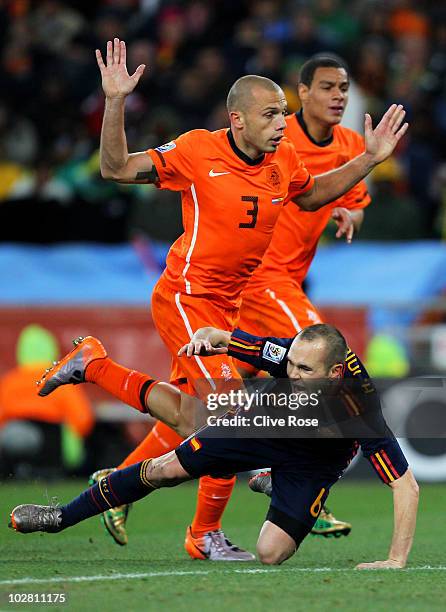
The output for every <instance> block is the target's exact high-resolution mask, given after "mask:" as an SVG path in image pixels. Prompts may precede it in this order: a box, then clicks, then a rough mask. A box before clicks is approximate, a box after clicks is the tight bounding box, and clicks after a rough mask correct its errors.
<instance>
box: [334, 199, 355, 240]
mask: <svg viewBox="0 0 446 612" xmlns="http://www.w3.org/2000/svg"><path fill="white" fill-rule="evenodd" d="M331 218H332V219H333V220H334V221H335V222H336V225H337V226H338V231H337V232H336V238H342V236H345V239H346V241H347V242H348V243H349V244H350V242H351V241H352V239H353V233H354V231H355V225H354V223H353V219H352V216H351V214H350V213H349V212H348V210H347V209H346V208H343V207H341V206H337V207H336V208H333V210H332V213H331Z"/></svg>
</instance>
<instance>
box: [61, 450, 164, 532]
mask: <svg viewBox="0 0 446 612" xmlns="http://www.w3.org/2000/svg"><path fill="white" fill-rule="evenodd" d="M150 461H151V459H146V460H145V461H140V462H139V463H135V465H131V466H130V467H128V468H125V469H124V470H116V471H115V472H112V473H111V474H109V475H108V476H106V477H105V478H102V479H101V480H100V481H99V482H98V483H97V484H95V485H93V486H92V487H90V488H89V489H86V490H85V491H84V492H83V493H81V494H80V495H78V497H76V498H75V499H73V501H71V502H69V503H68V504H66V505H65V506H61V507H60V509H61V511H62V523H61V527H62V529H65V528H66V527H71V526H72V525H76V524H77V523H79V522H80V521H83V520H85V519H87V518H90V517H91V516H95V515H96V514H101V513H102V512H105V511H106V510H109V509H110V508H114V507H115V506H122V505H123V504H129V503H131V502H134V501H137V500H138V499H142V498H143V497H145V496H146V495H148V494H149V493H151V492H152V491H154V490H155V488H154V487H153V486H152V485H151V484H150V482H149V481H148V480H147V477H146V469H147V466H148V464H149V463H150Z"/></svg>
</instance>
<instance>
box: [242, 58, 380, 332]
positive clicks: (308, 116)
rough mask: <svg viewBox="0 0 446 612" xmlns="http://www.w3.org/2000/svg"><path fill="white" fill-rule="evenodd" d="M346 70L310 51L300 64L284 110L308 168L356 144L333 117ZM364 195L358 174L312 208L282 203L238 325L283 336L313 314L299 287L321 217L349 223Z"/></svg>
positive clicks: (318, 168) (340, 106) (338, 114)
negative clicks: (294, 92)
mask: <svg viewBox="0 0 446 612" xmlns="http://www.w3.org/2000/svg"><path fill="white" fill-rule="evenodd" d="M348 88H349V75H348V73H347V70H346V68H345V66H344V65H343V64H342V63H341V62H340V61H338V60H336V59H334V58H331V57H325V58H324V57H317V56H316V57H315V58H314V59H310V60H309V61H308V62H307V63H306V64H305V65H304V66H303V67H302V70H301V75H300V82H299V95H300V98H301V100H302V109H301V111H300V112H298V113H295V114H293V115H289V116H288V117H287V118H286V122H287V129H286V131H285V133H286V135H287V137H288V138H289V139H290V140H291V141H292V142H293V144H294V145H295V147H296V149H297V150H298V151H299V154H300V156H301V157H302V159H303V160H304V161H305V164H306V166H307V168H308V169H309V170H310V172H312V173H313V174H318V173H320V172H327V171H329V170H333V169H334V168H337V167H339V166H340V165H342V164H345V163H346V162H348V161H349V160H350V159H353V158H354V157H356V156H357V155H358V154H360V153H361V152H362V151H364V139H363V138H362V136H360V135H359V134H357V133H356V132H354V131H352V130H350V129H348V128H345V127H343V126H342V125H340V122H341V120H342V116H343V114H344V111H345V107H346V105H347V101H348ZM369 203H370V196H369V194H368V191H367V186H366V185H365V183H364V182H363V181H361V182H360V183H358V184H357V185H355V187H353V188H352V189H351V190H350V191H349V192H348V193H346V194H345V195H343V196H341V197H340V198H338V199H337V200H335V201H334V202H332V203H331V204H329V205H328V206H324V207H323V208H321V209H319V210H318V211H316V212H315V213H308V212H306V211H303V210H298V211H295V210H293V208H290V206H289V205H288V206H285V208H284V210H283V212H282V214H281V215H280V218H279V220H278V222H277V225H276V228H275V230H274V236H273V238H272V240H271V243H270V245H269V247H268V249H267V251H266V253H265V255H264V257H263V260H262V263H261V265H260V266H259V267H258V268H257V269H256V271H255V272H254V274H253V275H252V277H251V279H250V281H249V283H248V285H247V287H246V288H245V290H244V292H243V301H242V306H241V309H240V322H239V324H240V326H241V327H242V328H243V329H247V330H248V331H250V333H253V334H263V333H264V330H265V329H266V328H268V329H269V330H272V332H273V333H274V334H275V335H276V336H278V337H288V336H292V335H293V334H296V333H298V332H299V331H300V330H301V329H302V328H304V327H306V326H308V325H311V324H313V323H317V322H320V315H319V313H318V311H317V309H316V308H315V307H314V306H313V304H312V303H311V302H310V300H309V299H308V297H307V296H306V295H305V293H304V291H303V289H302V282H303V281H304V279H305V277H306V275H307V272H308V269H309V267H310V265H311V262H312V261H313V258H314V255H315V253H316V248H317V245H318V242H319V239H320V237H321V234H322V232H323V231H324V230H325V227H326V226H327V223H328V222H329V220H330V219H331V218H332V217H333V218H334V219H335V220H336V219H337V214H338V210H339V207H343V208H344V209H347V210H348V211H349V213H350V214H351V216H352V220H353V221H354V223H355V227H356V229H358V228H359V226H360V224H361V222H362V218H363V209H364V208H365V207H366V206H367V205H368V204H369Z"/></svg>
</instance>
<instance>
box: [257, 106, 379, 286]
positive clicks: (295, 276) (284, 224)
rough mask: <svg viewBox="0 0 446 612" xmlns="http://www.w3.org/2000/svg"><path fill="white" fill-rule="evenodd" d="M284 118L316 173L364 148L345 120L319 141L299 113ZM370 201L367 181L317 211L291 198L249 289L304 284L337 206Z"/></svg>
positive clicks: (294, 140)
mask: <svg viewBox="0 0 446 612" xmlns="http://www.w3.org/2000/svg"><path fill="white" fill-rule="evenodd" d="M286 122H287V128H286V132H285V134H286V136H287V137H288V138H289V139H290V140H291V142H292V143H293V144H294V146H295V147H296V150H297V152H298V154H299V156H300V157H301V158H302V160H304V162H305V165H306V166H307V168H308V170H309V171H310V172H311V173H312V174H313V175H318V174H323V173H324V172H328V171H329V170H334V169H335V168H338V167H339V166H342V165H344V164H345V163H347V162H348V161H350V160H351V159H353V158H354V157H356V156H357V155H359V154H360V153H363V151H364V140H363V138H362V136H360V135H359V134H357V133H356V132H353V131H352V130H350V129H348V128H345V127H343V126H341V125H337V126H335V127H334V130H333V136H332V138H329V139H327V140H326V141H323V142H321V143H317V142H315V141H314V140H313V139H312V138H311V136H310V135H309V134H308V132H307V131H306V127H305V124H304V122H303V120H302V115H301V114H300V113H295V114H293V115H289V116H288V117H287V118H286ZM369 203H370V196H369V194H368V192H367V186H366V184H365V182H364V181H361V182H360V183H358V184H357V185H355V186H354V187H353V188H352V189H351V190H350V191H348V192H347V193H346V194H344V195H343V196H341V197H340V198H338V199H337V200H335V201H334V202H331V203H330V204H328V205H327V206H323V207H322V208H320V209H319V210H318V211H316V212H307V211H304V210H301V209H299V208H298V207H297V206H296V205H295V204H293V202H289V203H288V204H287V205H286V206H285V207H284V209H283V211H282V213H281V215H280V217H279V220H278V222H277V224H276V227H275V229H274V235H273V238H272V240H271V243H270V245H269V247H268V250H267V251H266V253H265V255H264V257H263V261H262V264H261V265H260V266H259V267H258V268H257V269H256V271H255V273H254V274H253V276H252V278H251V280H250V282H249V284H248V286H247V288H246V291H247V292H250V291H259V290H261V291H262V290H265V289H268V288H270V287H275V286H276V287H277V286H279V284H280V283H281V279H283V280H285V278H286V279H290V278H291V279H292V280H293V281H295V282H298V283H301V282H302V281H303V279H304V278H305V276H306V274H307V272H308V268H309V267H310V264H311V262H312V260H313V257H314V254H315V252H316V247H317V243H318V241H319V238H320V236H321V234H322V232H323V231H324V229H325V227H326V225H327V223H328V221H329V219H330V216H331V212H332V210H333V208H335V207H336V206H343V207H344V208H349V209H353V208H364V207H365V206H367V205H368V204H369ZM296 209H297V210H296Z"/></svg>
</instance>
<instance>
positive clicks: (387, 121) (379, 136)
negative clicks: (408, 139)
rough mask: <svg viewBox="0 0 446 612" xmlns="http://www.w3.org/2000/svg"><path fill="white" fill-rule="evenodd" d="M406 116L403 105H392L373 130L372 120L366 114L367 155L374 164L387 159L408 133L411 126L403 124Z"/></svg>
mask: <svg viewBox="0 0 446 612" xmlns="http://www.w3.org/2000/svg"><path fill="white" fill-rule="evenodd" d="M405 116H406V111H405V110H404V108H403V106H402V105H401V104H392V106H390V107H389V109H388V110H387V111H386V112H385V113H384V115H383V117H382V119H381V121H380V122H379V123H378V125H377V126H376V128H375V129H373V126H372V118H371V117H370V115H369V114H368V113H367V114H366V116H365V127H364V132H365V134H364V136H365V147H366V153H367V154H368V155H370V156H371V157H372V160H373V162H374V163H376V164H379V163H381V162H382V161H384V160H385V159H387V158H388V157H389V156H390V155H391V154H392V152H393V150H394V149H395V147H396V145H397V144H398V142H399V141H400V139H401V138H402V137H403V136H404V134H405V133H406V132H407V128H408V127H409V124H408V123H403V120H404V117H405Z"/></svg>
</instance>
